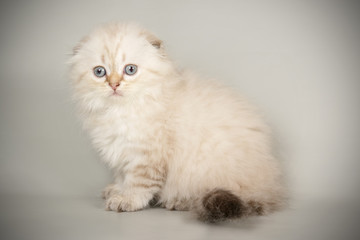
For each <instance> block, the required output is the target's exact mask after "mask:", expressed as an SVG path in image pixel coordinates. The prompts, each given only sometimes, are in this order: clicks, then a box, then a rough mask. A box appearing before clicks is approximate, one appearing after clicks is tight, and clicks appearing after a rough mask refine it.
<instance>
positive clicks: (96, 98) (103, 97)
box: [70, 24, 171, 108]
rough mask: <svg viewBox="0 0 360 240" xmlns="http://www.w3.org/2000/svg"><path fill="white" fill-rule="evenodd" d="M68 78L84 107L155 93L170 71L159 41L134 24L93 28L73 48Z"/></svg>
mask: <svg viewBox="0 0 360 240" xmlns="http://www.w3.org/2000/svg"><path fill="white" fill-rule="evenodd" d="M71 64H72V70H71V73H70V74H71V78H72V79H73V81H74V86H75V95H76V97H77V98H78V99H79V100H80V101H81V102H82V104H83V105H85V107H87V108H99V107H104V106H105V105H107V104H110V103H114V102H115V103H118V102H120V103H121V102H125V101H126V100H128V99H132V100H133V99H134V98H137V97H141V96H143V95H146V94H148V95H152V94H156V91H157V89H158V88H159V86H160V85H161V79H162V78H161V76H164V75H166V74H167V72H168V71H169V69H170V68H171V64H170V62H169V61H168V60H167V58H166V57H165V55H164V52H163V48H162V46H161V41H160V40H158V39H157V38H156V37H154V36H153V35H151V34H150V33H148V32H146V31H144V30H143V29H141V28H140V27H138V26H136V25H131V24H130V25H125V24H112V25H108V26H105V27H102V28H99V29H96V30H95V31H94V32H92V33H91V34H90V35H89V36H88V37H86V38H84V39H83V40H82V41H81V42H80V44H79V45H78V46H77V47H75V49H74V56H73V57H72V59H71Z"/></svg>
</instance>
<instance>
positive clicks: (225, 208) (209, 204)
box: [196, 189, 264, 223]
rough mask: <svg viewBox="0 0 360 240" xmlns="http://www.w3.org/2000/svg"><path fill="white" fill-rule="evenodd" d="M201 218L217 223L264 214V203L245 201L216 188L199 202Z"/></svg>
mask: <svg viewBox="0 0 360 240" xmlns="http://www.w3.org/2000/svg"><path fill="white" fill-rule="evenodd" d="M196 211H197V213H198V215H199V218H200V220H202V221H205V222H209V223H216V222H221V221H224V220H229V219H236V218H241V217H244V216H249V215H262V214H263V213H264V210H263V206H262V204H259V203H257V202H254V201H250V202H246V203H245V202H243V201H242V200H241V199H240V198H239V197H237V196H236V195H235V194H233V193H231V192H230V191H226V190H222V189H216V190H213V191H211V192H209V193H207V194H206V195H205V196H204V197H203V198H202V199H201V202H199V203H198V204H197V207H196Z"/></svg>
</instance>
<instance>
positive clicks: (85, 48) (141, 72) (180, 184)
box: [70, 23, 283, 222]
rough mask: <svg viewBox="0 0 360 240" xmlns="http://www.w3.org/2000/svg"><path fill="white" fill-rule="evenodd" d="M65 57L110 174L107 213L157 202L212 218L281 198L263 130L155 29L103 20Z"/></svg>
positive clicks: (266, 206) (269, 207)
mask: <svg viewBox="0 0 360 240" xmlns="http://www.w3.org/2000/svg"><path fill="white" fill-rule="evenodd" d="M70 64H71V70H70V76H71V78H72V82H73V85H74V96H75V99H76V100H77V102H78V105H79V109H80V110H81V113H82V114H81V115H82V118H83V121H84V126H85V129H87V131H88V132H89V135H90V137H91V140H92V143H93V145H94V146H95V148H96V149H97V150H98V152H99V153H100V155H101V158H102V159H103V161H105V162H106V163H107V164H108V165H109V167H110V168H111V169H112V171H113V173H114V182H113V183H112V184H110V185H109V186H108V187H106V188H105V190H104V191H103V197H104V198H105V200H106V208H107V209H108V210H112V211H118V212H122V211H137V210H141V209H144V208H146V207H148V206H150V205H152V204H155V205H157V206H162V207H165V208H167V209H171V210H192V211H194V212H196V213H197V214H198V217H199V218H200V219H201V220H203V221H207V222H217V221H222V220H226V219H234V218H240V217H243V216H250V215H263V214H267V213H269V212H271V211H273V210H275V209H277V208H278V207H279V206H280V205H281V203H282V199H283V197H282V195H283V187H282V184H281V171H280V168H279V166H278V162H277V161H276V159H275V158H274V157H273V155H272V150H271V144H270V136H269V129H268V127H267V126H266V125H265V124H264V122H263V121H262V120H261V118H260V117H259V116H258V115H257V113H256V112H255V111H254V109H253V107H252V106H251V105H249V104H248V103H247V102H246V101H245V100H244V99H242V98H241V97H239V96H238V95H237V94H235V93H234V92H232V91H231V90H229V89H228V88H226V87H223V86H222V85H220V84H218V83H216V82H213V81H210V80H207V79H202V78H199V77H198V76H197V75H194V74H192V73H190V72H186V71H180V70H178V69H177V68H176V67H175V66H174V64H173V63H172V61H171V60H169V58H168V57H167V55H166V52H165V50H164V47H163V43H162V41H161V40H159V39H158V38H157V37H156V36H155V35H153V34H151V33H150V32H148V31H146V30H144V29H143V28H141V27H139V26H138V25H135V24H118V23H112V24H107V25H103V26H101V27H98V28H96V29H95V30H94V31H93V32H92V33H90V35H88V36H87V37H85V38H84V39H83V40H82V41H80V43H79V44H78V45H77V46H76V47H75V48H74V53H73V56H72V57H71V60H70Z"/></svg>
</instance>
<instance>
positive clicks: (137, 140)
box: [89, 114, 146, 165]
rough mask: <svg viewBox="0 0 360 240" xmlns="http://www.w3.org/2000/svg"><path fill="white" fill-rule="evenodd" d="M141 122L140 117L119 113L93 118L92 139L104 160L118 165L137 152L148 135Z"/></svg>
mask: <svg viewBox="0 0 360 240" xmlns="http://www.w3.org/2000/svg"><path fill="white" fill-rule="evenodd" d="M141 122H142V121H141V119H140V118H139V117H129V116H124V115H118V114H114V115H110V116H99V117H96V118H94V119H92V122H91V126H90V128H89V130H90V135H91V139H92V142H93V144H94V146H95V148H96V149H97V150H98V151H99V152H100V154H101V155H102V158H103V160H104V161H106V162H108V163H109V164H110V165H117V164H118V163H119V162H121V161H126V160H127V158H131V156H132V155H134V154H136V149H139V146H141V145H143V139H144V138H145V136H146V134H145V133H144V131H143V124H142V123H141Z"/></svg>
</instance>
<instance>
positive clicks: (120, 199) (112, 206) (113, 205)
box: [106, 194, 148, 212]
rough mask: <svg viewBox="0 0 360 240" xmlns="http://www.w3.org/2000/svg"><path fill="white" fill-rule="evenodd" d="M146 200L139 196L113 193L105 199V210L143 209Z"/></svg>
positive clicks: (128, 210)
mask: <svg viewBox="0 0 360 240" xmlns="http://www.w3.org/2000/svg"><path fill="white" fill-rule="evenodd" d="M147 203H148V202H146V201H145V202H144V199H142V198H141V197H139V196H123V195H120V194H113V195H111V196H110V197H109V198H107V199H106V210H109V211H116V212H133V211H137V210H140V209H143V208H144V207H146V206H147Z"/></svg>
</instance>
